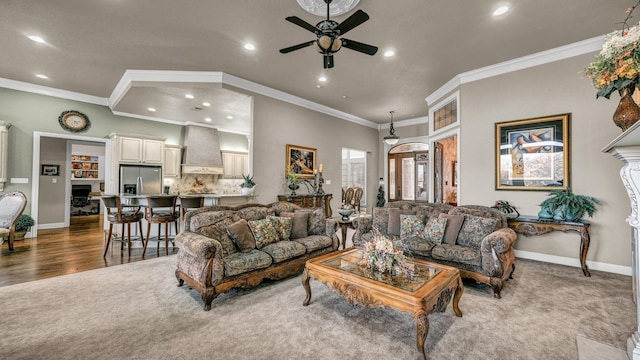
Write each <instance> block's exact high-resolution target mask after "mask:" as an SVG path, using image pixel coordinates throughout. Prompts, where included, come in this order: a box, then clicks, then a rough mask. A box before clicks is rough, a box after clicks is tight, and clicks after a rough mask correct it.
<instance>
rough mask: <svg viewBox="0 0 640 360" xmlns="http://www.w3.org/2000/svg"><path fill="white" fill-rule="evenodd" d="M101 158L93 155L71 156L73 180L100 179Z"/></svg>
mask: <svg viewBox="0 0 640 360" xmlns="http://www.w3.org/2000/svg"><path fill="white" fill-rule="evenodd" d="M99 179H100V159H99V157H98V156H91V155H72V156H71V180H99Z"/></svg>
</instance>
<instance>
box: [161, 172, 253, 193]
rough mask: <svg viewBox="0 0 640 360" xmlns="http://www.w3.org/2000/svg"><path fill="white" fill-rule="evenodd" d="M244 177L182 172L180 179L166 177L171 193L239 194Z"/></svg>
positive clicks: (166, 184) (166, 183)
mask: <svg viewBox="0 0 640 360" xmlns="http://www.w3.org/2000/svg"><path fill="white" fill-rule="evenodd" d="M242 182H243V181H242V179H219V178H218V176H217V175H206V174H182V178H180V179H165V184H164V185H165V186H169V193H170V194H189V193H216V194H239V193H240V184H242Z"/></svg>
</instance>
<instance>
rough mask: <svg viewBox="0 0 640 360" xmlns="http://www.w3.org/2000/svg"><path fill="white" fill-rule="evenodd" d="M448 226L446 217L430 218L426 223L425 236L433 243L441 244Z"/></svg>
mask: <svg viewBox="0 0 640 360" xmlns="http://www.w3.org/2000/svg"><path fill="white" fill-rule="evenodd" d="M446 226H447V219H445V218H439V217H432V218H429V220H428V221H427V223H426V224H425V225H424V238H425V239H427V240H429V241H431V242H433V243H436V244H441V243H442V238H443V237H444V231H445V228H446Z"/></svg>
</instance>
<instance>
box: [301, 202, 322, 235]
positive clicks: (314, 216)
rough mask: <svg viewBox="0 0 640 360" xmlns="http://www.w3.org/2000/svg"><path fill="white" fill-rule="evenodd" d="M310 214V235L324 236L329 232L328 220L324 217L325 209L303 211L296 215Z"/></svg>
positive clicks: (308, 229)
mask: <svg viewBox="0 0 640 360" xmlns="http://www.w3.org/2000/svg"><path fill="white" fill-rule="evenodd" d="M299 212H307V213H309V220H308V228H307V231H308V233H309V235H324V234H325V233H326V232H327V219H326V218H325V216H324V208H321V207H319V208H315V210H307V209H304V210H303V209H301V210H296V211H295V213H299Z"/></svg>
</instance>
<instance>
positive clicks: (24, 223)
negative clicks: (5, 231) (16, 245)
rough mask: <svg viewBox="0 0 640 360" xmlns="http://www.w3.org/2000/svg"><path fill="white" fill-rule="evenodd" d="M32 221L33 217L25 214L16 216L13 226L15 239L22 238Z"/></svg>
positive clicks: (29, 228)
mask: <svg viewBox="0 0 640 360" xmlns="http://www.w3.org/2000/svg"><path fill="white" fill-rule="evenodd" d="M33 224H34V221H33V218H32V217H31V216H29V215H27V214H22V215H20V217H19V218H18V221H17V222H16V227H15V240H21V239H24V236H25V234H26V233H27V232H28V231H29V230H31V227H32V226H33Z"/></svg>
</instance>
